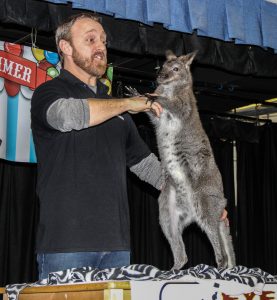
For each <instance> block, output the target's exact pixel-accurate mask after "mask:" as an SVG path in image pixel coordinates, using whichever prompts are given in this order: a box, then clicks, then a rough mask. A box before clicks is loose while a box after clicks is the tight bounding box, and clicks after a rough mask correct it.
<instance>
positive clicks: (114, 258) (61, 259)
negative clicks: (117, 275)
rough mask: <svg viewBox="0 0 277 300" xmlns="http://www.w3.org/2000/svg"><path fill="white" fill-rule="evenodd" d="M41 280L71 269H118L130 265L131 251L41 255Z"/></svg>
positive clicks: (38, 258) (39, 255)
mask: <svg viewBox="0 0 277 300" xmlns="http://www.w3.org/2000/svg"><path fill="white" fill-rule="evenodd" d="M37 262H38V273H39V280H41V279H43V278H47V276H48V274H49V273H50V272H56V271H61V270H65V269H71V268H81V267H93V268H98V269H105V268H117V267H122V266H128V265H129V264H130V252H129V251H111V252H75V253H39V254H38V255H37Z"/></svg>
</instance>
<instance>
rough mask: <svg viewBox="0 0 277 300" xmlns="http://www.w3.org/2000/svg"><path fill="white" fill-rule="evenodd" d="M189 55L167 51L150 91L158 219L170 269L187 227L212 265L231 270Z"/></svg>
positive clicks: (181, 251) (178, 258)
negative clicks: (202, 238) (160, 180)
mask: <svg viewBox="0 0 277 300" xmlns="http://www.w3.org/2000/svg"><path fill="white" fill-rule="evenodd" d="M195 54H196V53H195V52H193V53H190V54H188V55H183V56H180V57H176V56H175V55H174V54H173V53H172V52H171V51H167V53H166V57H167V60H166V62H165V63H164V65H163V67H162V70H161V72H160V73H159V75H158V78H157V82H158V87H157V89H156V91H155V94H158V95H159V96H158V98H157V100H156V101H157V102H159V103H160V104H161V106H162V107H163V113H162V114H161V116H160V118H156V117H152V118H151V119H152V121H153V123H154V125H155V129H156V136H157V143H158V149H159V154H160V158H161V163H162V166H163V169H164V170H165V173H166V174H165V175H166V178H167V179H166V183H165V187H164V188H163V190H162V192H161V194H160V197H159V214H160V224H161V227H162V230H163V232H164V234H165V236H166V238H167V240H168V242H169V244H170V246H171V249H172V252H173V256H174V266H173V268H172V269H180V268H181V267H182V266H183V265H184V264H186V263H187V261H188V258H187V254H186V250H185V245H184V242H183V239H182V233H183V230H184V228H185V227H187V226H188V225H189V224H190V223H192V222H196V223H197V224H198V225H199V226H200V227H201V229H202V230H203V231H204V232H205V233H206V234H207V236H208V238H209V240H210V242H211V244H212V246H213V249H214V253H215V258H216V262H217V266H218V267H232V266H234V265H235V253H234V250H233V245H232V238H231V236H230V232H229V227H227V226H226V225H225V223H224V222H223V221H220V217H221V215H222V212H223V210H224V208H225V206H226V199H225V197H224V194H223V185H222V179H221V174H220V172H219V170H218V168H217V165H216V163H215V160H214V156H213V152H212V148H211V146H210V142H209V139H208V137H207V135H206V133H205V131H204V129H203V127H202V124H201V121H200V118H199V113H198V109H197V104H196V99H195V96H194V94H193V85H192V76H191V71H190V65H191V63H192V61H193V59H194V57H195Z"/></svg>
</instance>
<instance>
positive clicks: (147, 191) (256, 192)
mask: <svg viewBox="0 0 277 300" xmlns="http://www.w3.org/2000/svg"><path fill="white" fill-rule="evenodd" d="M145 122H148V121H145V120H142V121H141V122H136V123H137V125H138V128H139V131H140V133H141V135H142V137H143V138H144V140H145V141H146V143H147V144H148V145H149V146H150V148H151V150H152V151H153V152H155V153H157V147H156V142H155V136H154V132H153V129H152V128H151V127H150V126H149V122H148V123H145ZM203 124H204V127H205V129H206V131H207V133H208V135H209V137H210V141H211V145H212V148H213V151H214V154H215V159H216V162H217V164H218V167H219V169H220V171H221V174H222V179H223V185H224V192H225V196H226V198H227V199H228V213H229V218H230V223H231V231H232V235H233V239H234V243H235V248H236V256H237V263H238V264H241V265H244V266H247V267H259V268H261V269H263V270H265V271H267V272H269V273H271V274H276V273H277V256H276V253H277V234H276V228H277V224H276V223H277V221H276V213H277V205H276V199H277V185H276V178H277V174H276V173H277V157H276V153H277V151H276V150H277V134H276V133H277V126H276V124H270V123H268V124H266V125H264V126H259V127H258V126H254V125H253V124H249V123H248V124H245V123H242V122H237V121H234V120H225V121H222V120H217V119H207V120H204V121H203ZM224 136H225V137H224ZM233 139H235V140H236V144H237V161H238V165H237V168H238V170H237V181H238V182H237V184H238V186H237V188H238V206H237V207H236V206H235V196H234V195H235V194H234V180H233V179H234V174H233V142H232V140H233ZM35 185H36V165H32V164H18V163H11V162H8V161H4V160H0V286H4V285H6V284H8V283H16V282H17V283H18V282H32V281H35V280H36V279H37V277H36V276H37V275H36V262H35V255H34V243H35V231H36V225H37V219H38V199H37V197H36V194H35ZM128 191H129V203H130V216H131V235H132V236H131V237H132V263H145V264H151V265H154V266H156V267H158V268H160V269H169V268H170V267H171V266H172V264H173V259H172V255H171V250H170V248H169V245H168V242H167V241H166V239H165V237H164V235H163V233H162V231H161V229H160V226H159V216H158V203H157V198H158V196H159V192H158V191H156V190H155V189H154V188H152V187H151V186H150V185H148V184H147V183H143V182H141V181H140V180H138V179H137V178H135V176H133V175H132V174H129V175H128ZM184 240H185V243H186V246H187V254H188V257H189V262H188V264H187V265H186V266H185V268H188V267H190V266H195V265H196V264H199V263H205V264H210V265H214V264H215V261H214V254H213V250H212V247H211V245H210V243H209V242H208V239H207V237H206V236H205V234H204V233H203V232H201V230H200V229H199V228H198V227H197V226H194V225H191V226H190V227H189V228H187V230H185V232H184Z"/></svg>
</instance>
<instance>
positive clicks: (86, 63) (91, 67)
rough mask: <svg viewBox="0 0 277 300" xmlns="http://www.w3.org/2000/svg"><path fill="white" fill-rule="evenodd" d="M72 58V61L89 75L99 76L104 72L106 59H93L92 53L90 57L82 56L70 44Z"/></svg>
mask: <svg viewBox="0 0 277 300" xmlns="http://www.w3.org/2000/svg"><path fill="white" fill-rule="evenodd" d="M72 48H73V52H72V59H73V61H74V63H75V64H76V65H77V66H78V67H79V68H81V69H82V70H84V71H85V72H86V73H88V74H90V75H91V76H95V77H101V76H102V75H103V74H105V72H106V67H107V62H106V60H105V59H104V60H98V59H94V57H93V55H92V56H91V57H90V58H84V57H83V56H82V55H81V54H80V53H79V52H78V50H77V49H76V48H75V47H74V46H73V45H72Z"/></svg>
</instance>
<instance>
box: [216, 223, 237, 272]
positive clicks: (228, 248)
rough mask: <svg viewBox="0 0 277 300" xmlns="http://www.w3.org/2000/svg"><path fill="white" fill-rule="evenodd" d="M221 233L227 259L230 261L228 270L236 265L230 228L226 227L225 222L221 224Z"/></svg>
mask: <svg viewBox="0 0 277 300" xmlns="http://www.w3.org/2000/svg"><path fill="white" fill-rule="evenodd" d="M219 232H220V236H221V240H222V247H223V248H224V249H225V252H226V255H227V259H228V264H227V266H228V268H232V267H233V266H235V265H236V257H235V251H234V247H233V242H232V237H231V235H230V227H229V226H226V225H225V224H224V222H220V224H219Z"/></svg>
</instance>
